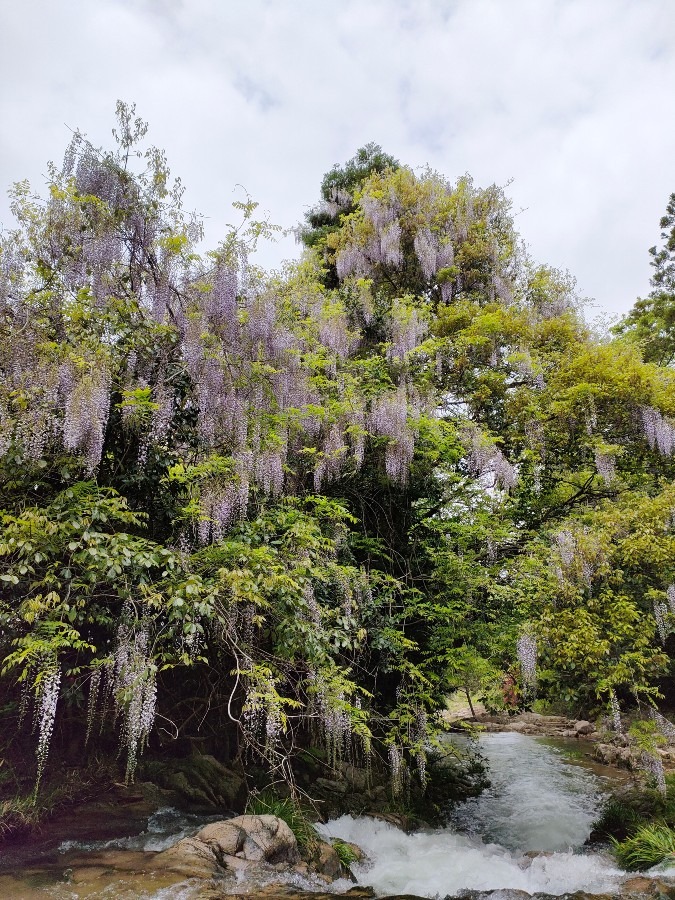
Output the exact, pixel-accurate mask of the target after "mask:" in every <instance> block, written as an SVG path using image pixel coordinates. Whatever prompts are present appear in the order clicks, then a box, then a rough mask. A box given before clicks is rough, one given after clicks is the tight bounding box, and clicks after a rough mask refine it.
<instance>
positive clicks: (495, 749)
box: [322, 733, 625, 897]
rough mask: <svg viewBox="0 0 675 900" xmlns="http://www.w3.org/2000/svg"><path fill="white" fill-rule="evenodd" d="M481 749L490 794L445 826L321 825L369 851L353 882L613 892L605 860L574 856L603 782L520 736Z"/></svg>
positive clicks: (403, 887)
mask: <svg viewBox="0 0 675 900" xmlns="http://www.w3.org/2000/svg"><path fill="white" fill-rule="evenodd" d="M479 746H480V749H481V752H482V753H483V754H484V755H485V756H486V757H487V760H488V762H489V763H490V773H489V774H490V778H491V781H492V786H491V787H490V788H489V789H488V790H487V791H485V792H484V793H483V794H482V795H481V796H480V797H478V798H476V799H473V800H469V801H467V802H466V803H464V804H462V806H461V807H460V808H459V809H458V810H457V812H456V813H455V815H454V817H453V823H452V825H451V826H450V827H448V828H442V829H435V830H433V831H422V832H416V833H414V834H405V833H403V832H402V831H400V830H399V829H397V828H394V827H393V826H391V825H389V824H387V823H385V822H382V821H379V820H376V819H370V818H359V819H355V818H352V817H351V816H342V817H341V818H339V819H336V820H333V821H331V822H328V823H327V824H326V825H325V826H323V827H322V831H323V833H324V834H325V835H326V836H329V837H336V838H341V839H342V840H345V841H352V842H353V843H355V844H358V845H359V846H360V847H361V848H362V849H363V850H364V852H365V853H366V856H367V861H365V862H364V863H363V864H360V865H357V866H354V867H353V870H354V872H355V875H356V877H357V879H358V881H359V883H361V884H369V885H372V886H373V887H374V888H375V890H376V891H377V893H378V894H380V895H385V894H417V895H421V896H425V897H436V896H438V897H445V896H447V895H448V894H450V895H453V894H456V893H459V892H460V891H463V890H476V891H494V890H502V891H507V892H508V891H509V890H520V891H527V892H528V893H530V894H535V893H546V894H556V895H560V894H566V893H573V892H574V891H578V890H584V891H587V892H588V893H611V892H613V891H614V890H616V889H617V886H618V885H619V884H620V882H621V881H622V880H623V878H625V873H624V872H622V871H621V870H619V869H618V868H617V867H616V865H615V864H614V862H613V861H612V860H611V858H610V857H609V856H608V855H606V854H604V853H598V852H597V851H595V852H582V851H581V850H580V848H581V847H582V845H583V843H584V841H585V840H586V838H587V837H588V835H589V833H590V830H591V825H592V822H593V819H594V818H595V817H596V815H597V812H598V809H599V807H600V805H601V802H602V796H603V792H604V791H603V789H604V787H605V786H604V785H603V783H602V781H601V779H600V778H598V776H596V775H594V774H593V773H591V772H589V771H588V770H586V769H584V768H582V767H581V766H577V765H573V764H571V763H569V762H567V761H566V760H565V758H564V755H563V754H562V753H561V752H560V751H558V750H556V749H555V748H553V747H551V746H548V745H546V744H545V743H540V742H539V741H536V740H534V739H533V738H531V737H527V736H524V735H519V734H509V733H506V734H489V735H484V736H483V737H482V738H481V740H480V745H479ZM532 851H538V854H537V853H532ZM503 896H504V897H508V893H506V894H504V895H503Z"/></svg>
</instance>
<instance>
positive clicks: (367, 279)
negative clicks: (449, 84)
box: [0, 105, 675, 788]
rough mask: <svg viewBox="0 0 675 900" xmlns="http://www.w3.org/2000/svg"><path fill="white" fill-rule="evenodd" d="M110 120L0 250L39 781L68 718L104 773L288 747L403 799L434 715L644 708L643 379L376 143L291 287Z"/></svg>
mask: <svg viewBox="0 0 675 900" xmlns="http://www.w3.org/2000/svg"><path fill="white" fill-rule="evenodd" d="M118 116H119V120H120V126H119V128H118V131H117V134H116V137H117V149H116V150H115V151H112V152H108V151H102V150H98V149H96V148H94V147H93V146H92V145H91V144H90V143H89V142H88V141H87V140H86V139H85V138H84V137H83V136H82V135H80V134H76V135H75V137H74V139H73V141H72V143H71V146H70V147H69V149H68V151H67V153H66V157H65V160H64V164H63V167H62V168H61V169H57V168H56V167H53V168H52V169H51V171H50V184H49V194H48V197H47V198H46V199H45V200H42V199H39V198H37V197H35V196H33V194H32V193H31V191H30V188H29V186H28V185H27V184H19V185H17V186H16V187H15V189H14V195H13V200H14V203H13V208H14V213H15V216H16V222H17V224H16V229H15V230H13V231H10V232H7V233H5V234H4V235H3V236H2V245H1V247H0V251H1V257H0V259H1V263H2V265H1V268H0V329H1V331H2V333H1V340H0V369H1V370H2V379H1V381H0V480H1V483H2V520H1V533H0V582H1V584H2V589H1V590H2V592H1V595H0V596H1V599H0V623H1V626H0V627H1V631H0V643H1V644H2V647H1V648H0V649H1V650H2V656H3V658H4V676H3V684H4V690H5V693H6V696H7V698H8V704H7V705H6V706H5V712H4V715H5V716H6V717H11V716H15V715H18V711H19V710H20V709H28V708H29V707H31V705H32V714H33V715H34V716H35V720H36V722H37V725H38V739H37V740H38V761H39V771H41V769H42V766H43V765H44V761H45V759H46V754H47V751H48V747H49V742H50V737H51V734H52V730H53V728H54V725H55V721H58V717H59V715H61V714H62V713H61V710H62V709H63V708H64V706H66V705H67V707H68V709H69V710H70V713H69V715H70V717H71V720H73V719H74V720H75V722H76V723H77V722H79V724H80V731H81V740H82V741H83V742H84V741H85V740H88V741H90V742H95V741H96V740H103V739H105V735H106V734H107V731H106V729H109V728H110V727H111V726H110V722H111V721H112V720H114V721H115V723H116V726H115V727H116V728H117V730H118V733H119V735H120V740H121V744H122V746H123V747H124V748H125V751H126V756H127V760H128V765H127V774H128V776H129V777H132V776H133V772H134V768H135V765H136V761H137V759H138V756H139V754H140V752H141V751H142V749H143V747H144V746H145V745H146V743H147V742H148V741H149V740H150V741H152V740H154V739H155V737H154V736H153V735H154V732H153V726H155V724H156V723H161V724H162V728H163V733H165V734H169V733H170V734H172V735H173V737H174V738H180V737H182V736H184V735H185V736H189V735H191V734H195V733H197V732H200V733H202V734H206V735H208V736H209V737H210V738H212V739H213V740H214V741H217V742H218V745H219V747H221V748H224V752H226V754H227V755H229V756H230V757H231V758H232V757H235V756H236V755H237V754H241V753H250V754H252V755H253V757H255V758H256V759H257V760H258V762H261V763H263V764H264V765H265V766H267V767H268V768H269V769H270V770H272V771H274V772H280V773H281V774H282V775H283V776H284V777H286V778H287V779H289V780H291V781H292V779H293V772H292V759H293V753H294V751H295V750H296V749H297V748H300V747H302V746H305V745H307V744H309V743H316V742H322V743H323V744H324V745H325V747H326V749H327V751H328V753H329V755H330V756H331V758H337V757H340V756H341V755H343V754H351V755H352V756H356V757H358V756H362V757H368V756H369V755H370V754H372V753H375V754H378V755H379V756H380V757H382V758H383V759H388V760H389V764H390V766H391V771H392V778H393V784H394V786H395V787H397V788H398V787H400V786H401V785H402V784H403V782H404V781H405V779H407V778H409V777H417V778H420V779H421V780H422V781H423V780H424V777H425V775H424V773H425V754H426V752H427V751H428V749H429V748H430V746H431V745H432V743H433V736H434V733H435V730H436V728H437V727H438V725H439V723H438V719H437V712H438V710H439V709H440V708H442V706H443V703H444V697H445V695H446V694H447V693H448V691H450V690H451V689H454V688H456V687H464V688H466V689H467V690H468V691H469V692H471V691H475V690H478V689H480V690H481V691H483V692H484V693H485V694H486V696H488V695H489V696H490V697H491V702H493V703H494V704H499V703H504V702H505V700H504V692H503V691H502V690H501V687H500V685H501V684H502V682H503V680H504V678H507V677H508V678H510V679H511V680H512V681H514V682H517V683H518V685H519V690H520V696H521V698H524V699H525V700H527V699H532V698H533V697H534V696H535V692H538V696H539V697H540V699H544V700H545V699H546V698H547V697H550V698H560V697H561V696H562V697H564V698H566V699H567V701H568V702H570V703H571V704H576V705H577V708H579V709H581V708H592V707H593V706H596V707H597V706H600V707H603V706H604V707H607V708H608V709H609V708H610V707H614V708H615V707H616V705H617V704H619V703H628V702H634V701H635V700H636V699H637V700H639V701H640V702H642V701H643V700H646V701H647V702H655V701H656V700H657V699H658V697H659V696H660V688H661V686H662V681H661V679H662V678H663V676H664V675H666V674H667V673H668V672H669V671H670V666H671V662H670V653H669V651H670V649H672V647H671V644H672V637H671V625H672V621H673V619H672V616H673V614H674V612H675V588H673V583H674V582H675V552H674V551H675V522H674V518H673V516H674V510H675V493H674V492H673V487H672V480H673V475H674V474H675V465H674V460H673V454H674V453H675V389H674V388H675V374H674V373H673V370H672V369H669V368H664V367H661V366H660V365H658V364H657V363H658V362H663V361H665V359H664V358H663V355H662V354H661V351H659V352H655V353H651V352H648V353H646V355H645V358H644V359H643V357H642V356H641V353H640V346H639V343H638V344H636V343H634V342H633V343H631V342H628V341H626V340H625V339H618V340H609V339H606V340H603V339H598V338H597V337H594V336H593V335H592V334H591V333H590V331H589V329H588V328H587V327H586V325H585V324H584V322H583V319H582V318H581V317H580V315H579V312H578V301H577V299H576V297H575V294H574V283H573V281H572V280H571V279H570V277H569V276H567V275H565V274H563V273H560V272H557V271H555V270H552V269H550V268H547V267H546V266H541V265H537V264H535V263H534V262H533V261H532V260H531V259H530V258H529V256H528V254H527V252H526V251H525V249H524V247H523V245H522V242H521V241H520V239H519V237H518V235H517V233H516V232H515V230H514V226H513V220H512V217H511V215H510V207H509V202H508V200H507V199H506V197H505V196H504V194H503V192H502V191H501V190H500V189H499V188H497V187H495V186H491V187H488V188H478V187H476V186H475V185H474V184H473V182H472V181H471V180H470V178H468V177H463V178H460V179H459V180H458V181H457V182H455V183H452V182H449V181H448V180H447V179H446V178H444V177H443V176H441V175H440V174H438V173H436V172H433V171H423V172H415V171H413V170H412V169H410V168H407V167H405V166H402V165H400V164H399V163H398V162H397V161H396V160H394V159H393V158H392V157H390V156H388V155H387V154H385V153H383V152H382V151H381V149H380V148H379V147H377V146H375V145H368V147H366V148H364V149H363V150H362V151H359V153H358V154H357V156H356V157H355V158H354V159H353V160H352V161H350V162H349V163H348V164H347V165H346V166H345V167H343V168H340V167H335V168H334V169H333V170H332V171H331V172H330V173H329V174H328V175H327V176H326V178H325V180H324V184H323V186H322V189H321V201H320V204H319V206H317V207H315V208H314V209H313V210H312V212H311V213H310V214H309V215H308V220H307V223H306V225H305V226H304V228H302V229H301V233H302V235H303V239H304V243H305V250H304V252H303V255H302V257H301V258H300V260H299V261H298V262H296V263H291V264H288V265H287V266H286V268H285V269H284V271H283V272H282V273H281V274H275V275H269V274H267V273H265V272H263V271H261V270H260V269H259V268H257V267H256V266H255V265H253V264H252V262H251V253H252V251H253V250H254V249H255V246H256V243H257V242H258V241H259V240H261V239H265V238H267V237H269V236H270V235H271V234H272V233H273V229H272V228H271V226H270V225H269V224H268V223H266V222H264V221H260V220H258V219H257V218H256V204H255V203H253V202H250V201H247V202H243V203H237V204H235V207H236V209H237V212H238V214H239V216H240V218H241V224H240V225H239V226H238V227H233V228H232V229H231V230H230V232H229V233H228V234H227V235H225V238H224V240H223V241H222V243H221V244H220V245H218V247H217V248H216V249H214V250H212V251H209V252H206V253H200V252H199V247H200V242H201V239H202V230H201V225H200V222H199V220H198V219H197V218H195V217H192V216H189V215H186V214H185V212H184V210H183V208H182V204H181V199H182V192H181V187H180V183H173V184H172V183H171V181H170V178H169V171H168V168H167V165H166V161H165V158H164V156H163V154H162V153H161V152H159V151H158V150H156V149H154V148H150V149H148V150H145V151H140V150H138V149H137V147H139V146H140V144H141V143H142V141H143V139H144V137H145V132H146V127H145V125H144V123H142V122H141V121H140V120H138V119H135V118H134V110H133V108H128V107H125V106H124V105H120V107H119V109H118ZM664 252H665V251H664ZM658 259H660V257H658V254H657V261H658ZM659 265H661V266H662V268H663V271H664V272H666V270H667V259H666V258H665V257H664V259H663V260H662V261H661V262H660V263H659ZM664 277H666V276H665V275H664ZM666 287H667V286H666ZM668 289H669V288H668ZM17 685H18V686H17ZM106 711H109V712H113V713H114V715H112V716H111V715H106ZM99 722H100V723H101V724H100V725H99V724H98V723H99ZM99 731H100V732H101V735H102V737H101V738H97V737H96V735H97V734H98V733H99ZM415 771H416V772H417V774H416V775H414V772H415Z"/></svg>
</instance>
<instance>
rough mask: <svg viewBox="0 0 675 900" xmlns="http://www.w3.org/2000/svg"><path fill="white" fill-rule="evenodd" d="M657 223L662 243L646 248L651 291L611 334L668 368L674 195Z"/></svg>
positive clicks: (674, 296) (673, 299)
mask: <svg viewBox="0 0 675 900" xmlns="http://www.w3.org/2000/svg"><path fill="white" fill-rule="evenodd" d="M659 224H660V226H661V229H662V231H661V240H662V242H663V244H662V246H661V247H660V248H658V247H656V246H654V247H650V249H649V254H650V256H651V258H652V259H651V265H652V267H653V268H654V274H653V275H652V279H651V284H652V291H651V292H650V294H649V296H648V297H646V298H640V299H638V300H637V301H636V302H635V305H634V306H633V308H632V309H631V311H630V312H629V313H628V315H627V316H625V317H624V318H623V319H622V320H621V322H620V323H619V324H618V325H617V326H616V328H615V331H616V333H617V334H622V335H625V336H626V337H627V338H628V339H629V340H631V341H635V342H636V343H638V344H639V345H640V347H641V349H642V352H643V355H644V358H645V359H646V360H648V361H650V362H656V363H659V364H660V365H663V366H668V365H672V364H673V362H674V361H675V194H671V195H670V198H669V201H668V206H667V209H666V215H665V216H663V218H662V219H661V221H660V223H659Z"/></svg>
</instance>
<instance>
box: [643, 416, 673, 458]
mask: <svg viewBox="0 0 675 900" xmlns="http://www.w3.org/2000/svg"><path fill="white" fill-rule="evenodd" d="M639 414H640V425H641V426H642V433H643V434H644V436H645V438H646V439H647V443H648V444H649V446H650V447H651V448H652V450H658V452H659V453H661V454H662V455H663V456H670V455H671V454H672V453H673V452H675V425H673V423H672V422H671V421H669V420H668V419H666V418H664V417H663V415H661V413H660V412H659V410H658V409H654V407H653V406H641V407H640V409H639Z"/></svg>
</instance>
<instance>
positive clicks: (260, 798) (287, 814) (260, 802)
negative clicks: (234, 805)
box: [246, 791, 348, 857]
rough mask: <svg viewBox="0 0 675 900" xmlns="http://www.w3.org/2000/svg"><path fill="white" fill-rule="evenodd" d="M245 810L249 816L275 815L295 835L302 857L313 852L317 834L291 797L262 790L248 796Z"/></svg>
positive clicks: (304, 813) (317, 838)
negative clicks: (259, 792)
mask: <svg viewBox="0 0 675 900" xmlns="http://www.w3.org/2000/svg"><path fill="white" fill-rule="evenodd" d="M246 812H247V814H248V815H251V816H276V817H277V818H279V819H281V820H282V821H283V822H285V823H286V824H287V825H288V827H289V828H290V829H291V831H292V832H293V834H294V835H295V839H296V840H297V842H298V847H299V849H300V852H301V854H302V855H303V857H307V856H311V854H312V853H313V851H314V849H315V847H316V845H317V843H318V841H319V836H318V834H317V831H316V829H315V828H314V826H313V825H312V823H311V822H310V821H309V819H308V818H307V814H306V812H305V811H304V810H303V809H302V807H301V806H300V805H299V804H298V802H297V801H296V800H293V799H292V798H291V797H279V796H278V795H276V794H274V793H273V792H271V791H264V792H263V793H261V794H254V795H251V796H250V797H249V799H248V802H247V804H246ZM336 849H337V848H336ZM347 849H348V848H347Z"/></svg>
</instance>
